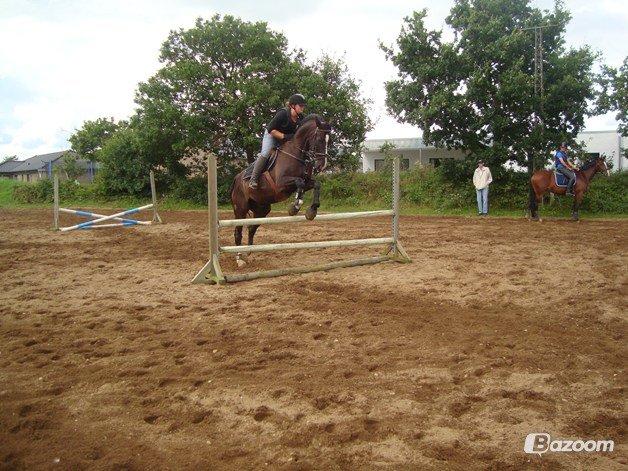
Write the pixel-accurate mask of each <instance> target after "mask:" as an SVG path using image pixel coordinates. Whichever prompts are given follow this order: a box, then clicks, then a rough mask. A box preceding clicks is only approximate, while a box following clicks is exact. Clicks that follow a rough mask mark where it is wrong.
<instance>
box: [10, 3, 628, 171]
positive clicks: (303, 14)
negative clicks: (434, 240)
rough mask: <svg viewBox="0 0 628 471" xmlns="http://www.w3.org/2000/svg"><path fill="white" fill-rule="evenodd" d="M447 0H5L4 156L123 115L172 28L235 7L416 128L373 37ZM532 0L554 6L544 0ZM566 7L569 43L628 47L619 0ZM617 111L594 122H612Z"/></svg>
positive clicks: (387, 133) (380, 128)
mask: <svg viewBox="0 0 628 471" xmlns="http://www.w3.org/2000/svg"><path fill="white" fill-rule="evenodd" d="M452 4H453V1H450V0H447V1H444V0H443V1H441V2H434V1H427V0H414V1H402V0H387V1H385V2H383V1H381V0H316V1H310V2H294V1H288V0H272V1H267V0H257V1H248V0H170V1H168V0H133V1H128V0H106V1H99V0H82V1H74V0H48V1H45V0H0V43H1V44H2V47H1V48H0V158H2V157H3V156H7V155H17V156H18V157H19V158H20V159H23V158H27V157H30V156H32V155H36V154H41V153H47V152H53V151H57V150H63V149H66V148H68V147H69V145H68V142H67V138H68V136H70V135H71V134H72V132H73V131H74V130H75V129H77V128H80V127H81V125H82V123H83V122H84V121H85V120H93V119H96V118H99V117H113V118H115V119H116V120H119V119H125V118H128V117H129V116H130V115H131V114H132V112H133V109H134V103H133V97H134V93H135V90H136V87H137V84H138V82H140V81H145V80H146V79H147V78H148V77H150V76H151V75H152V74H153V73H154V72H155V71H156V70H157V69H158V68H159V62H158V60H157V58H158V54H159V47H160V45H161V43H162V42H163V41H164V40H165V39H166V38H167V35H168V32H169V31H170V30H173V29H179V28H188V27H191V26H193V24H194V20H195V19H196V18H197V17H199V16H200V17H204V18H208V17H210V16H211V15H213V14H214V13H221V14H232V15H235V16H239V17H241V18H243V19H245V20H249V21H258V20H261V21H267V22H268V23H269V25H270V27H271V28H272V29H274V30H276V31H281V32H283V33H284V34H285V35H286V37H287V38H288V41H289V44H290V46H291V47H293V48H302V49H304V50H306V51H307V52H308V55H309V57H310V58H312V59H314V58H316V57H317V56H319V55H320V54H321V53H322V52H326V53H328V54H331V55H333V56H335V57H342V58H344V59H345V61H346V63H347V64H348V66H349V69H350V72H351V74H352V75H353V76H354V77H356V78H357V79H359V80H360V81H361V83H362V93H363V94H364V95H365V96H368V97H370V98H372V99H373V100H374V104H373V106H372V109H371V112H370V114H371V118H372V119H373V120H374V122H375V129H374V130H373V131H372V132H371V133H369V135H368V137H371V138H384V137H386V138H392V137H410V136H417V135H418V134H419V131H418V130H417V129H415V128H412V127H411V126H407V125H401V124H398V123H396V122H395V121H394V119H392V118H391V117H389V116H387V114H386V111H385V107H384V98H385V93H384V90H383V82H384V81H386V80H388V79H390V78H393V77H394V74H395V70H394V68H393V67H392V66H391V65H390V64H389V63H387V62H386V61H385V59H384V56H383V54H382V53H381V51H380V50H379V49H378V46H377V44H378V41H379V40H382V41H384V42H385V43H387V44H392V43H393V42H394V40H395V38H396V36H397V34H398V33H399V29H400V26H401V24H402V20H403V18H404V17H405V16H407V15H409V14H411V13H412V11H414V10H419V9H422V8H427V9H428V12H429V17H428V20H429V26H430V27H431V28H438V29H441V28H444V27H445V23H444V19H445V17H446V16H447V14H448V12H449V9H450V8H451V5H452ZM533 4H534V5H535V6H539V7H542V8H550V7H551V6H552V4H553V2H552V1H551V0H534V1H533ZM565 4H566V6H567V8H568V9H569V10H570V11H571V13H572V15H573V20H572V22H571V23H570V24H569V26H568V28H567V42H568V45H569V46H574V47H578V46H582V45H584V44H589V45H591V46H592V47H593V48H594V49H596V50H598V51H600V52H602V54H603V56H604V62H605V63H606V64H609V65H613V66H619V65H620V64H621V62H622V61H623V59H624V57H625V56H626V55H627V54H628V47H627V46H626V45H627V44H628V28H626V25H628V2H626V0H595V1H591V0H566V1H565ZM615 126H616V123H615V121H614V119H613V117H612V115H607V116H600V117H595V118H592V119H590V120H589V121H588V122H587V127H588V129H590V130H600V129H614V128H615Z"/></svg>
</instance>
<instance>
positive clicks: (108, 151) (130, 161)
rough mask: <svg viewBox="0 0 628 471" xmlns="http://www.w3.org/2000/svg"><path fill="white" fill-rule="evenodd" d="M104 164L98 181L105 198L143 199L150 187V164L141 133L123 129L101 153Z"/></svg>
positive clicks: (104, 145)
mask: <svg viewBox="0 0 628 471" xmlns="http://www.w3.org/2000/svg"><path fill="white" fill-rule="evenodd" d="M99 158H100V162H101V167H100V171H99V172H98V174H97V176H96V181H97V183H98V187H99V190H100V192H101V193H103V194H105V195H109V196H110V195H127V194H131V195H141V194H143V193H145V192H146V190H147V188H148V186H149V172H150V164H149V163H148V159H147V158H146V156H145V154H144V149H143V147H142V143H141V139H140V137H139V135H138V132H137V131H136V130H135V129H133V128H131V127H126V128H121V129H118V131H117V132H116V133H115V134H113V136H111V137H110V138H109V139H107V140H106V141H105V142H104V144H103V147H102V149H100V151H99Z"/></svg>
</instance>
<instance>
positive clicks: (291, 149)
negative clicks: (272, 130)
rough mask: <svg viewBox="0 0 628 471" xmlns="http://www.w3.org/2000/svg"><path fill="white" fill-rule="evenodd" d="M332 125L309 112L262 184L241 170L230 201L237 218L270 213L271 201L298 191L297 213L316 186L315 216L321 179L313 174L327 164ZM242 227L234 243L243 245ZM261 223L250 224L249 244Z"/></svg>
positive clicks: (310, 213) (311, 214)
mask: <svg viewBox="0 0 628 471" xmlns="http://www.w3.org/2000/svg"><path fill="white" fill-rule="evenodd" d="M330 131H331V125H330V124H329V123H326V122H325V121H323V119H322V118H321V117H320V116H318V115H315V114H311V115H308V116H307V117H306V118H305V119H304V120H303V122H302V124H301V126H300V127H299V129H298V130H297V132H296V133H295V135H294V138H293V139H292V140H290V141H288V142H285V143H284V144H282V145H281V146H280V147H279V148H278V149H277V151H276V152H277V157H276V161H275V164H274V166H273V167H272V168H271V170H270V171H267V172H264V174H262V176H261V178H260V181H259V186H258V188H257V189H255V190H252V189H250V188H249V186H248V183H247V182H246V181H245V179H244V175H245V171H242V172H240V173H238V174H237V175H236V176H235V178H234V180H233V184H232V186H231V205H232V206H233V213H234V215H235V217H236V219H245V218H246V217H247V215H248V214H249V213H252V215H253V217H255V218H263V217H266V216H267V215H268V213H270V209H271V205H272V204H274V203H278V202H280V201H284V200H286V199H288V198H289V197H290V195H291V194H292V193H295V192H296V194H295V199H294V203H293V204H292V206H291V207H290V209H289V210H288V214H290V216H294V215H296V214H297V213H298V212H299V210H300V209H301V205H302V204H303V194H304V193H305V192H306V191H308V190H311V189H314V195H313V198H312V205H311V206H310V207H309V208H308V210H307V211H306V213H305V217H306V218H307V219H308V220H312V219H314V218H315V217H316V213H317V211H318V207H319V206H320V200H319V199H320V183H319V182H317V181H316V180H315V179H314V176H313V174H314V173H318V172H320V171H322V170H323V169H324V168H325V166H326V165H327V157H328V155H327V145H328V143H329V133H330ZM242 227H243V226H237V227H236V228H235V230H234V237H235V244H236V245H242ZM258 227H259V225H252V226H249V229H248V232H249V240H248V242H249V245H253V239H254V237H255V232H256V231H257V228H258ZM236 260H237V263H238V265H240V266H241V265H244V262H243V260H242V257H241V254H239V253H238V254H237V258H236Z"/></svg>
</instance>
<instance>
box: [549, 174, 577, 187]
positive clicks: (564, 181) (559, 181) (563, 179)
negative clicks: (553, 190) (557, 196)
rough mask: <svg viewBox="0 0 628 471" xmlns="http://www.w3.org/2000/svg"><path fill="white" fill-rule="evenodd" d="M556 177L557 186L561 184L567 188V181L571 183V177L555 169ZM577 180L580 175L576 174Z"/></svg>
mask: <svg viewBox="0 0 628 471" xmlns="http://www.w3.org/2000/svg"><path fill="white" fill-rule="evenodd" d="M554 179H555V180H556V186H560V187H563V188H565V187H566V186H567V183H569V179H568V178H567V177H566V176H565V175H563V174H562V173H558V172H557V171H556V170H554ZM577 180H578V177H577V176H576V181H577Z"/></svg>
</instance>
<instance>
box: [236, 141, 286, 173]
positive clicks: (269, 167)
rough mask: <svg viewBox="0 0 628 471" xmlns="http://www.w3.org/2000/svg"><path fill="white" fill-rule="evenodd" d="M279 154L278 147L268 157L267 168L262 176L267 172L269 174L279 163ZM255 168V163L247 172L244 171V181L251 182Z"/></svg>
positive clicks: (263, 170)
mask: <svg viewBox="0 0 628 471" xmlns="http://www.w3.org/2000/svg"><path fill="white" fill-rule="evenodd" d="M278 153H279V148H278V147H276V148H275V149H274V150H273V151H272V152H271V154H270V155H269V156H268V160H267V161H266V168H263V169H262V175H263V174H264V173H265V172H269V171H271V170H272V168H273V167H274V166H275V163H276V162H277V154H278ZM254 166H255V162H253V163H252V164H250V165H249V166H248V167H247V168H246V169H245V170H244V175H242V180H250V179H251V175H252V174H253V167H254Z"/></svg>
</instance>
